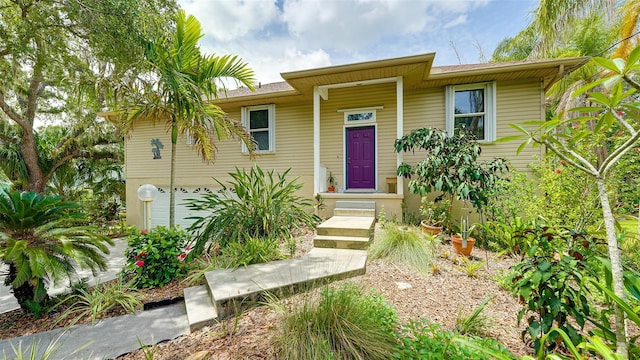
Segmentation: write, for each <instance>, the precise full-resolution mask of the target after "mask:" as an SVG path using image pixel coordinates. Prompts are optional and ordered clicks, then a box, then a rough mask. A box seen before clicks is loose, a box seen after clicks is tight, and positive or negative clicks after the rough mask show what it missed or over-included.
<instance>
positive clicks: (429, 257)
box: [369, 223, 435, 273]
mask: <svg viewBox="0 0 640 360" xmlns="http://www.w3.org/2000/svg"><path fill="white" fill-rule="evenodd" d="M369 253H370V254H371V258H372V259H377V258H388V259H390V260H391V261H396V262H398V263H401V264H404V265H406V266H409V267H412V268H414V269H416V270H418V271H420V272H422V273H428V272H429V271H430V267H429V265H430V264H431V262H432V261H433V258H434V256H435V240H434V239H433V238H432V237H429V236H427V235H426V234H423V233H422V232H420V230H419V229H417V228H415V227H412V226H399V225H397V224H393V223H389V224H388V225H386V226H385V227H384V228H383V231H382V233H381V236H380V237H379V238H376V240H375V241H374V242H373V244H371V248H370V249H369Z"/></svg>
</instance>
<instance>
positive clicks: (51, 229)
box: [0, 189, 113, 312]
mask: <svg viewBox="0 0 640 360" xmlns="http://www.w3.org/2000/svg"><path fill="white" fill-rule="evenodd" d="M82 220H83V215H82V214H81V212H80V211H79V206H78V205H77V204H75V203H73V202H69V201H63V200H61V199H60V198H59V197H56V196H45V195H42V194H37V193H35V192H20V191H17V190H15V191H10V190H6V189H0V262H3V263H5V264H7V265H8V266H9V271H8V274H7V277H6V278H5V285H6V286H10V287H11V289H12V290H13V295H14V296H15V297H16V299H17V300H18V303H19V304H20V307H21V308H22V309H23V310H24V311H26V312H29V311H31V312H38V311H40V310H41V309H42V304H44V303H45V302H46V301H47V299H48V295H47V292H46V289H45V283H46V282H56V281H57V280H60V279H62V278H69V279H71V278H72V276H73V275H74V274H75V266H80V267H82V268H89V269H91V270H92V271H94V272H95V271H96V270H105V269H106V261H105V258H104V256H103V254H108V253H109V248H108V247H107V244H109V245H113V241H112V240H111V239H110V238H108V237H105V236H102V235H99V234H97V233H95V232H94V228H92V227H88V226H76V225H77V224H78V222H80V221H82Z"/></svg>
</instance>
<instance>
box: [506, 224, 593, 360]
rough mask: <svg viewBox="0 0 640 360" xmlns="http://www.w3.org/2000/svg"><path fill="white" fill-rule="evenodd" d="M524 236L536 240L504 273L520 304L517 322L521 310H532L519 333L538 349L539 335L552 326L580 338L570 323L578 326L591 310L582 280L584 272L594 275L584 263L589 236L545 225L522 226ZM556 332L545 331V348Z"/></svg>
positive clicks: (576, 339) (588, 250)
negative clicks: (534, 226)
mask: <svg viewBox="0 0 640 360" xmlns="http://www.w3.org/2000/svg"><path fill="white" fill-rule="evenodd" d="M523 236H526V237H529V240H530V241H531V240H533V241H536V243H535V245H533V246H531V247H530V249H529V251H528V252H527V256H526V257H525V259H524V260H523V261H522V262H520V263H518V264H517V265H516V266H515V267H514V268H513V270H512V271H511V273H510V275H509V278H510V279H511V281H512V283H513V292H514V293H515V295H516V296H518V297H519V298H520V301H521V302H522V303H523V304H524V307H523V308H522V309H521V310H520V311H519V312H518V322H520V321H521V320H522V318H523V316H524V315H525V314H528V313H533V314H534V315H531V316H529V317H528V318H527V328H526V329H525V330H524V331H523V333H522V337H523V339H524V338H525V337H527V336H528V337H529V338H530V339H531V340H532V341H533V347H534V349H535V350H536V351H537V350H538V349H539V348H540V347H541V346H543V344H542V343H541V338H542V337H543V336H544V335H545V334H547V333H549V331H550V330H551V329H552V328H554V327H557V328H559V329H561V330H562V331H563V332H564V333H566V334H567V335H568V336H569V338H570V339H571V341H572V342H573V344H577V343H579V342H580V341H582V335H581V334H580V330H579V329H578V328H576V326H575V325H577V326H579V327H580V329H582V327H584V324H585V321H586V320H587V318H588V317H589V316H590V315H591V305H590V304H589V301H588V299H587V297H586V296H585V294H586V293H587V291H588V290H587V288H586V287H584V284H583V281H582V280H583V277H584V276H586V275H590V276H594V275H595V273H594V271H592V270H591V268H590V266H589V263H588V261H589V258H590V257H591V256H592V255H591V251H590V249H589V248H590V247H591V245H592V244H591V242H590V241H589V240H590V239H589V238H588V237H587V236H585V235H583V234H578V233H575V232H571V231H569V230H566V229H553V228H549V227H540V228H536V229H531V230H527V231H525V232H524V234H523ZM563 250H564V251H563ZM570 319H572V320H573V321H570ZM557 336H558V333H557V332H556V333H555V335H554V336H550V337H548V341H549V345H548V348H549V350H551V349H553V347H554V346H555V345H556V341H555V340H556V337H557Z"/></svg>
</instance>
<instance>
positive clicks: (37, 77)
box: [26, 40, 44, 127]
mask: <svg viewBox="0 0 640 360" xmlns="http://www.w3.org/2000/svg"><path fill="white" fill-rule="evenodd" d="M43 51H44V50H42V46H41V44H40V40H36V54H37V55H36V56H37V58H36V63H35V65H34V66H33V76H32V77H31V83H30V84H29V93H28V98H27V114H26V118H27V121H28V122H29V124H30V125H31V127H33V121H34V119H35V116H36V106H37V102H36V100H37V98H38V95H39V89H40V83H41V82H42V68H43V66H44V59H43Z"/></svg>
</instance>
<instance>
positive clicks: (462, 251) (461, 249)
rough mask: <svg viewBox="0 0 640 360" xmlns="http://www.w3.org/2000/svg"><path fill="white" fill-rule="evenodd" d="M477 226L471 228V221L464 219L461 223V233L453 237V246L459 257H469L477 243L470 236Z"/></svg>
mask: <svg viewBox="0 0 640 360" xmlns="http://www.w3.org/2000/svg"><path fill="white" fill-rule="evenodd" d="M475 227H476V226H475V225H473V226H471V227H469V219H468V218H464V217H463V218H462V220H461V223H460V232H459V233H457V234H455V235H451V243H452V244H453V251H454V252H455V253H456V254H458V255H464V256H469V255H471V251H472V250H473V245H474V244H475V243H476V239H475V238H472V237H471V236H469V235H470V234H471V232H472V231H473V229H475Z"/></svg>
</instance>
